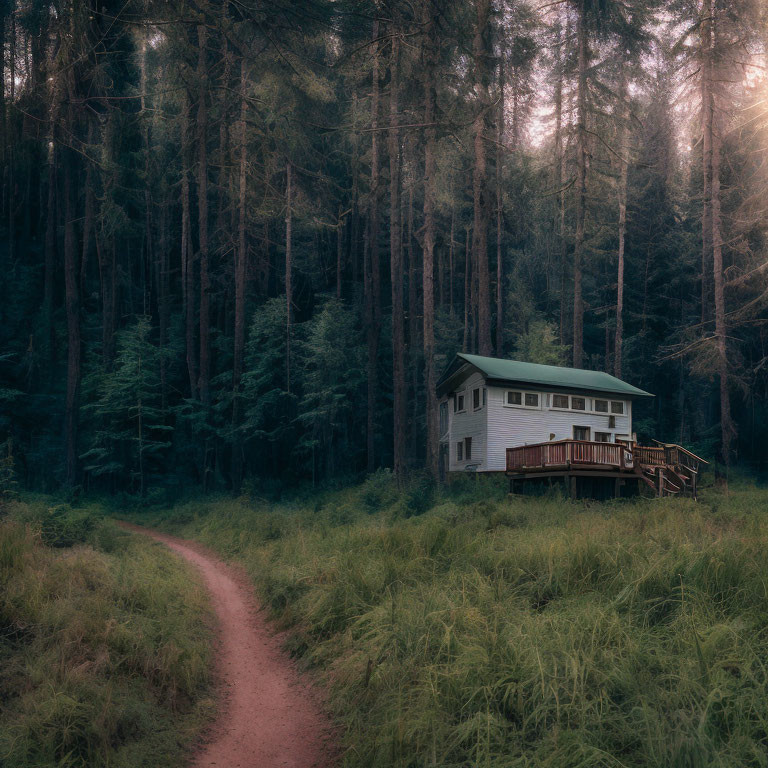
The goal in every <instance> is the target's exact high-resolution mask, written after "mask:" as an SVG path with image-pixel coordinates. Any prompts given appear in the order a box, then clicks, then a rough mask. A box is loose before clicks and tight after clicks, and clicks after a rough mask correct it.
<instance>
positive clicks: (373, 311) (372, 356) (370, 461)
mask: <svg viewBox="0 0 768 768" xmlns="http://www.w3.org/2000/svg"><path fill="white" fill-rule="evenodd" d="M372 37H373V67H372V68H373V72H372V84H371V190H370V200H369V213H368V259H367V261H366V263H367V265H368V270H367V271H368V275H367V277H368V279H367V280H366V281H365V288H366V315H367V317H366V325H367V329H366V331H367V333H366V335H367V342H368V362H367V371H366V373H367V379H368V392H367V394H368V409H367V416H366V435H367V437H366V449H367V465H368V472H373V470H374V469H375V468H376V456H375V446H376V406H377V404H378V371H377V370H376V365H377V362H378V356H379V337H380V335H381V266H380V264H379V195H380V190H379V53H380V49H379V41H378V37H379V22H378V21H374V22H373V33H372Z"/></svg>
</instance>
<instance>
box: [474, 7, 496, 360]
mask: <svg viewBox="0 0 768 768" xmlns="http://www.w3.org/2000/svg"><path fill="white" fill-rule="evenodd" d="M476 5H477V22H476V26H475V34H474V39H473V44H472V54H473V58H474V68H475V92H476V94H477V105H476V107H475V110H476V114H475V119H474V121H473V123H472V135H473V138H474V153H475V157H474V167H473V171H472V191H473V196H474V220H473V229H472V235H473V237H472V241H473V242H472V253H473V260H474V266H475V268H476V269H475V274H476V279H477V329H476V332H477V348H478V351H479V353H480V354H481V355H490V354H491V353H492V345H491V296H490V276H489V273H488V178H487V160H486V148H485V140H486V135H485V133H486V119H487V111H488V108H489V98H488V76H487V71H488V58H489V55H490V54H489V51H488V44H487V37H488V31H489V23H488V22H489V19H488V17H489V13H490V0H477V2H476Z"/></svg>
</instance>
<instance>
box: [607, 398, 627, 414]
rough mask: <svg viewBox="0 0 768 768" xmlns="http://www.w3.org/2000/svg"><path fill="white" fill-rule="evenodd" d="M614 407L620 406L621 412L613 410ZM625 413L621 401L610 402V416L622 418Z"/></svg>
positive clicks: (625, 409) (624, 406)
mask: <svg viewBox="0 0 768 768" xmlns="http://www.w3.org/2000/svg"><path fill="white" fill-rule="evenodd" d="M615 405H618V406H621V410H618V411H616V410H614V406H615ZM626 412H627V408H626V405H625V404H624V401H623V400H611V413H610V415H611V416H624V415H626Z"/></svg>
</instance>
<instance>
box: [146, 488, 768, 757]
mask: <svg viewBox="0 0 768 768" xmlns="http://www.w3.org/2000/svg"><path fill="white" fill-rule="evenodd" d="M505 490H506V488H505V486H504V484H493V483H490V484H478V483H476V482H474V481H473V479H472V480H471V479H469V478H467V479H466V481H465V482H462V483H458V484H456V485H454V486H453V487H452V488H450V489H448V490H444V491H435V490H433V489H432V488H431V487H430V486H429V485H428V484H427V483H425V482H423V481H421V480H418V479H417V480H414V481H412V482H411V483H410V484H409V485H408V486H407V487H406V488H405V489H403V490H401V491H398V490H397V489H396V487H395V485H394V483H393V481H392V479H391V477H390V476H389V475H388V474H387V473H379V474H377V475H374V476H372V477H370V478H369V479H368V480H367V481H366V482H365V483H364V484H363V485H360V486H357V487H354V488H347V489H345V490H339V491H333V492H324V493H316V494H312V495H307V496H305V497H303V498H297V499H295V500H292V501H283V502H273V501H269V500H266V499H263V500H259V499H256V500H254V499H249V500H245V499H241V500H238V501H233V500H231V499H224V498H222V499H218V500H207V501H205V500H201V501H194V502H188V503H186V504H182V505H178V506H176V507H174V508H173V509H172V510H170V511H169V510H155V511H142V512H137V513H136V514H134V515H133V516H132V518H133V519H134V520H136V521H140V522H144V523H145V524H151V525H155V526H158V527H163V528H165V529H166V530H169V531H172V532H174V533H177V534H180V535H183V536H187V537H191V538H196V539H198V540H200V541H202V542H204V543H205V544H207V545H209V546H211V547H213V548H214V549H216V550H218V551H219V552H220V553H222V554H223V555H225V556H226V557H228V558H230V559H233V560H236V561H239V562H240V563H242V564H243V565H244V566H245V567H246V568H247V570H248V572H249V573H250V575H251V577H252V579H253V582H254V584H255V586H256V588H257V589H258V591H259V593H260V594H261V596H262V599H263V600H264V601H265V603H266V604H267V605H268V606H269V608H270V609H271V611H272V612H273V613H274V615H275V616H276V617H277V618H278V620H279V622H280V623H281V624H282V625H283V626H285V627H288V628H290V630H291V632H290V633H289V636H290V638H291V640H290V649H291V651H292V652H293V653H294V654H295V655H296V656H298V657H300V658H301V659H302V660H303V663H305V664H306V665H308V666H312V667H314V668H315V669H316V670H317V671H318V673H319V674H320V676H321V678H322V680H323V681H324V682H325V683H326V685H327V686H328V689H329V696H330V706H331V707H332V708H333V710H334V712H335V714H336V716H337V717H338V718H339V721H340V723H341V724H342V726H343V734H344V735H343V738H344V747H345V753H344V765H345V766H347V768H363V767H364V766H365V767H366V768H369V767H372V766H381V767H382V768H383V767H384V766H387V768H393V767H395V766H396V767H397V768H422V767H425V768H426V766H441V767H444V768H459V767H460V766H461V767H466V766H477V767H478V768H481V767H482V768H485V767H490V766H493V768H522V767H523V766H525V767H533V766H536V767H537V768H538V767H539V766H541V767H543V766H551V767H552V768H587V767H589V768H597V767H598V766H604V767H605V768H609V767H610V768H615V767H618V766H626V767H627V768H629V767H630V766H631V767H635V766H655V767H658V768H704V766H766V765H768V749H767V747H768V599H767V598H768V594H767V592H768V560H767V559H766V556H765V553H766V551H768V489H766V488H765V487H759V485H756V484H755V483H754V481H749V480H743V481H740V482H739V481H736V482H733V483H732V484H731V488H730V491H729V492H728V493H725V492H723V491H720V490H715V489H712V488H710V489H707V490H705V491H704V492H703V494H702V499H701V500H700V502H699V503H695V502H693V501H691V500H687V499H663V500H658V499H639V500H635V501H617V502H610V503H599V504H598V503H589V502H570V501H567V500H564V499H562V498H559V497H557V496H550V497H544V498H537V499H533V498H516V499H512V500H510V499H509V498H508V497H507V496H506V494H505Z"/></svg>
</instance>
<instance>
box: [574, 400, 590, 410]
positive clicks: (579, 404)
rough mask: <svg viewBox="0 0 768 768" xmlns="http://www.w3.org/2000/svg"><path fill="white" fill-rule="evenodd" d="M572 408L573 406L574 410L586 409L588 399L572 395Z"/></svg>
mask: <svg viewBox="0 0 768 768" xmlns="http://www.w3.org/2000/svg"><path fill="white" fill-rule="evenodd" d="M571 408H573V410H574V411H586V410H587V401H586V400H585V399H584V398H583V397H572V398H571Z"/></svg>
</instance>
